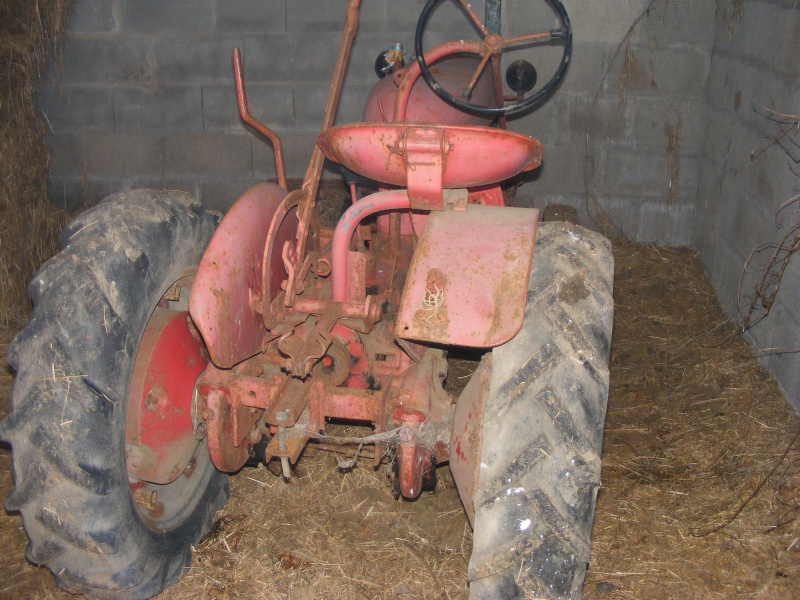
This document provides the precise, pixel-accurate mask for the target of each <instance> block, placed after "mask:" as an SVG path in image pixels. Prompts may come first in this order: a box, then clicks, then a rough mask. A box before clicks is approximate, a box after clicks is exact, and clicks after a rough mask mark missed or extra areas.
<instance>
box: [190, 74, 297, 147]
mask: <svg viewBox="0 0 800 600" xmlns="http://www.w3.org/2000/svg"><path fill="white" fill-rule="evenodd" d="M246 89H247V104H248V107H249V109H250V113H251V114H252V115H253V116H254V117H255V118H256V119H258V120H259V121H261V122H262V123H264V124H266V125H267V126H268V127H270V128H272V129H274V130H276V131H277V132H278V134H279V135H280V134H282V133H283V134H285V133H286V132H287V131H289V130H290V129H291V128H292V127H293V125H294V108H293V90H292V86H291V85H288V84H285V83H278V82H275V83H248V84H247V86H246ZM203 120H204V124H205V129H206V130H207V131H213V130H220V129H231V130H235V131H247V126H246V125H245V124H244V122H243V121H242V119H241V118H240V116H239V105H238V104H237V101H236V87H235V86H234V85H233V83H220V84H214V83H209V84H205V85H203Z"/></svg>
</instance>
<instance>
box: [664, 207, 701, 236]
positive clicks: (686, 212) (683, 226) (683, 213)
mask: <svg viewBox="0 0 800 600" xmlns="http://www.w3.org/2000/svg"><path fill="white" fill-rule="evenodd" d="M668 210H669V215H670V231H669V237H668V239H667V244H668V245H670V246H691V245H692V234H693V233H694V228H695V224H696V222H697V220H698V218H697V206H696V205H695V204H694V203H680V204H677V203H675V204H671V205H669V206H668Z"/></svg>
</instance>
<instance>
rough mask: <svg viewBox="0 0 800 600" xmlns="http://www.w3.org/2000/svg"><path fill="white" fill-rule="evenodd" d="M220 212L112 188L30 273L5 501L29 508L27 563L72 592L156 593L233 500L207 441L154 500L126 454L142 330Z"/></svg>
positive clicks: (169, 196)
mask: <svg viewBox="0 0 800 600" xmlns="http://www.w3.org/2000/svg"><path fill="white" fill-rule="evenodd" d="M218 220H219V217H218V215H216V214H213V213H209V212H206V211H205V210H204V209H203V207H202V206H201V205H200V204H199V203H198V202H197V201H196V200H194V199H192V198H191V197H190V196H188V195H187V194H185V193H183V192H164V191H154V190H136V191H132V192H127V193H121V194H115V195H113V196H110V197H109V198H107V199H106V200H104V201H103V202H102V203H100V204H99V205H97V206H96V207H94V208H93V209H91V210H89V211H87V212H85V213H83V214H82V215H80V216H79V217H78V218H76V219H75V220H74V221H72V223H70V225H69V226H68V227H67V228H66V229H65V230H64V232H63V234H62V237H61V242H62V248H63V250H62V252H61V253H60V254H58V255H57V256H55V257H54V258H52V259H51V260H50V261H48V262H47V263H45V265H44V266H43V267H42V268H41V269H40V270H39V272H38V273H37V274H36V276H35V277H34V279H33V281H32V282H31V285H30V288H29V290H30V294H31V297H32V299H33V302H34V309H33V313H32V315H31V318H30V321H29V323H28V325H27V327H26V328H25V329H24V330H23V331H22V332H21V333H20V334H19V335H18V336H17V337H16V339H15V340H14V342H13V343H12V345H11V348H10V350H9V353H8V361H9V363H10V364H11V366H12V367H13V368H14V369H15V370H16V371H17V377H16V380H15V384H14V391H13V410H12V413H11V415H10V416H9V417H8V418H7V419H6V420H5V421H4V422H3V423H2V424H0V436H2V438H3V439H5V440H6V441H8V442H10V443H11V445H12V449H13V469H14V481H15V486H16V487H15V489H14V491H13V492H12V493H11V494H10V495H9V496H8V498H7V499H6V507H7V508H8V509H9V510H17V511H19V512H20V513H21V514H22V520H23V523H24V525H25V530H26V532H27V534H28V537H29V539H30V542H29V544H28V547H27V550H26V556H27V558H28V560H30V561H31V562H33V563H36V564H44V565H47V566H48V567H49V568H50V570H51V571H52V572H53V574H54V576H55V579H56V582H57V583H58V584H59V585H60V586H61V587H63V588H66V589H68V590H70V591H76V592H83V593H87V594H90V595H100V596H103V597H125V598H149V597H151V596H153V595H155V594H157V593H158V592H160V591H161V590H163V589H164V587H166V586H167V585H169V584H170V583H171V582H172V581H174V580H176V579H177V578H178V577H179V576H180V572H181V569H182V567H184V566H185V565H186V564H188V562H189V561H190V559H191V545H192V544H196V543H197V542H198V541H199V540H200V539H201V538H202V537H203V536H204V535H205V534H206V533H207V532H208V530H209V528H210V525H211V520H212V518H213V516H214V514H215V512H216V511H217V510H218V509H219V508H221V507H222V506H224V504H225V502H226V501H227V498H228V484H227V477H226V476H225V475H224V474H222V473H219V472H218V471H217V470H216V469H215V468H214V466H213V464H212V462H211V460H210V458H209V455H208V449H207V446H206V443H205V441H203V442H202V443H201V444H200V445H199V446H198V449H197V451H196V453H195V455H194V457H193V459H192V463H190V467H191V469H190V468H188V467H187V469H186V470H185V471H184V472H183V473H182V474H181V475H180V476H179V477H178V479H176V480H175V481H173V482H172V483H169V484H166V485H160V486H155V485H153V484H147V485H146V487H145V488H142V489H146V490H157V494H158V495H157V498H158V502H159V503H160V504H161V506H158V510H152V511H149V512H148V511H147V510H145V509H144V508H142V502H141V498H140V501H139V503H138V504H137V503H136V502H134V495H133V493H132V490H131V485H130V483H129V479H128V473H127V467H126V461H125V426H126V403H127V396H128V386H129V382H130V378H131V372H132V368H133V364H134V360H135V357H136V351H137V348H138V346H139V341H140V339H141V336H142V333H143V331H144V329H145V326H146V325H147V322H148V320H149V318H150V315H151V314H152V311H153V309H154V308H155V306H156V304H157V303H158V302H159V300H160V299H161V297H162V295H163V294H164V293H165V292H166V291H167V289H168V288H169V287H170V286H171V284H172V283H174V282H176V281H177V280H178V279H179V278H180V277H181V274H182V273H183V272H184V270H185V269H186V268H187V267H190V266H193V265H196V264H197V263H198V262H199V260H200V256H201V255H202V252H203V249H204V248H205V246H206V245H207V244H208V241H209V240H210V238H211V235H212V233H213V232H214V229H215V228H216V225H217V223H218ZM148 493H149V492H148ZM137 494H138V492H137Z"/></svg>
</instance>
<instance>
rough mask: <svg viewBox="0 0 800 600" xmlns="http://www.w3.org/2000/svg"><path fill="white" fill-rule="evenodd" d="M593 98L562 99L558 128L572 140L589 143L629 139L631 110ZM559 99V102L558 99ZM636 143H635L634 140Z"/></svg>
mask: <svg viewBox="0 0 800 600" xmlns="http://www.w3.org/2000/svg"><path fill="white" fill-rule="evenodd" d="M592 96H593V94H585V93H583V94H569V95H566V94H565V95H564V99H563V100H562V104H561V108H562V110H563V112H562V111H559V116H558V117H557V119H558V122H559V124H560V126H561V127H563V128H564V129H566V130H567V131H568V132H569V133H570V134H572V136H573V137H574V139H580V138H582V137H585V136H587V135H588V136H589V140H590V143H593V144H594V143H599V142H624V141H626V140H628V139H629V138H630V133H629V132H630V129H631V122H632V121H633V107H632V106H631V105H630V104H628V105H627V106H625V107H623V106H621V105H620V103H619V101H618V100H617V99H608V98H598V99H597V101H596V102H594V103H593V104H592V100H593V97H592ZM559 99H560V98H559ZM637 141H638V140H637Z"/></svg>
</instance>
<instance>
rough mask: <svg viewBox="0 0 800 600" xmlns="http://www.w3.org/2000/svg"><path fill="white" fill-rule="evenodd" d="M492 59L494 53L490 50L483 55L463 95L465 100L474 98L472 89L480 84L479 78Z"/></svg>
mask: <svg viewBox="0 0 800 600" xmlns="http://www.w3.org/2000/svg"><path fill="white" fill-rule="evenodd" d="M491 57H492V53H491V52H489V51H488V50H487V51H486V52H484V53H483V56H482V57H481V61H480V62H479V63H478V68H477V69H475V73H474V74H473V75H472V79H470V80H469V83H468V84H467V87H466V88H464V91H463V92H462V93H461V97H462V98H464V100H469V99H470V97H471V96H472V88H474V87H475V84H476V83H478V78H479V77H480V76H481V73H483V69H484V68H485V67H486V63H487V62H489V59H490V58H491Z"/></svg>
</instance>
